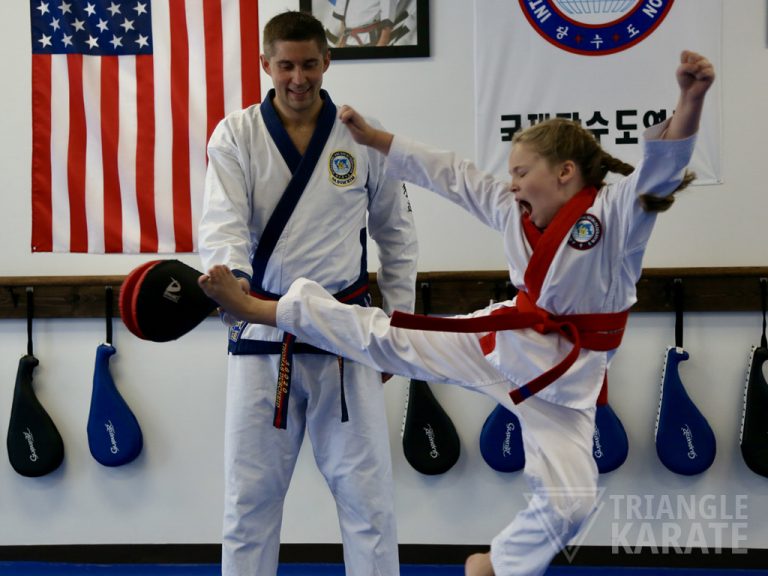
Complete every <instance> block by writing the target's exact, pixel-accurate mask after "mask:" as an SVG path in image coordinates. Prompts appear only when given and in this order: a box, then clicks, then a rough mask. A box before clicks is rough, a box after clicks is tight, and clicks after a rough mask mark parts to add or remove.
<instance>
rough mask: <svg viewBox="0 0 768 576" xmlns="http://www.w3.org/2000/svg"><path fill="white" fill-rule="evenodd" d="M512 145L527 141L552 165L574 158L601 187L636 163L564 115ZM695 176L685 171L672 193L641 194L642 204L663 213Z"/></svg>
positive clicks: (528, 131) (519, 137)
mask: <svg viewBox="0 0 768 576" xmlns="http://www.w3.org/2000/svg"><path fill="white" fill-rule="evenodd" d="M512 144H513V145H514V144H524V145H525V146H527V147H528V148H529V149H531V150H532V151H534V152H536V153H537V154H539V155H540V156H542V157H543V158H544V159H546V160H547V161H548V162H549V163H550V164H551V165H555V164H559V163H561V162H565V161H566V160H572V161H573V162H574V163H575V164H576V165H577V166H578V167H579V169H580V170H581V174H582V175H583V177H584V179H585V181H586V183H587V184H588V185H590V186H594V187H595V188H598V189H600V187H601V186H603V185H605V176H606V174H608V172H614V173H617V174H622V175H624V176H626V175H627V174H631V173H632V172H633V171H634V169H635V168H634V166H632V165H631V164H627V163H626V162H623V161H621V160H619V159H618V158H614V157H613V156H611V155H610V154H608V152H606V151H605V150H603V149H602V147H601V146H600V143H599V142H598V141H597V138H595V136H594V134H592V132H590V131H589V130H587V129H586V128H583V127H582V126H581V124H579V123H578V122H575V121H573V120H567V119H565V118H552V119H550V120H544V121H543V122H539V123H538V124H535V125H533V126H531V127H530V128H526V129H525V130H522V131H520V132H517V133H516V134H515V135H514V137H513V138H512ZM695 178H696V175H695V174H694V173H693V172H691V171H689V170H686V171H685V174H684V175H683V181H682V182H681V183H680V185H679V186H678V187H677V188H675V190H674V191H673V192H672V194H670V195H669V196H665V197H660V196H652V195H650V194H641V195H640V203H641V204H642V206H643V209H644V210H647V211H648V212H663V211H664V210H667V209H668V208H669V207H670V206H672V203H673V202H674V201H675V197H674V195H675V193H676V192H678V191H680V190H682V189H683V188H686V187H687V186H688V185H689V184H690V183H691V182H692V181H693V180H694V179H695Z"/></svg>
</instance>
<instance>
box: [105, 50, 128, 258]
mask: <svg viewBox="0 0 768 576" xmlns="http://www.w3.org/2000/svg"><path fill="white" fill-rule="evenodd" d="M119 107H120V76H119V66H118V57H117V56H104V57H103V58H102V59H101V156H102V166H103V172H104V251H105V252H112V253H114V252H118V253H119V252H122V251H123V210H122V199H121V191H120V174H119V172H118V149H117V148H118V134H119V133H120V116H119V114H120V108H119Z"/></svg>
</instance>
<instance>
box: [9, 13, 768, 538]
mask: <svg viewBox="0 0 768 576" xmlns="http://www.w3.org/2000/svg"><path fill="white" fill-rule="evenodd" d="M477 1H482V0H477ZM680 1H683V2H686V1H687V2H690V1H695V0H680ZM431 4H432V6H431V33H432V54H433V56H431V57H430V58H425V59H412V60H383V61H375V60H371V61H345V62H336V63H334V64H333V65H332V66H331V69H330V70H329V72H328V74H327V79H326V84H325V85H326V87H327V88H328V89H329V90H330V91H331V93H332V95H333V97H334V100H335V101H336V102H337V103H345V102H346V103H351V104H355V105H356V106H357V107H358V108H359V109H360V110H362V111H364V112H366V113H370V114H372V115H374V116H377V117H378V118H379V119H380V120H381V121H382V122H383V123H384V124H385V125H386V126H388V127H389V128H391V129H392V130H394V131H396V132H402V133H407V134H409V135H411V136H413V137H416V138H419V139H422V140H426V141H430V142H434V143H439V144H441V145H444V146H445V147H447V148H453V149H455V150H457V151H458V152H460V153H461V154H463V155H465V156H469V157H471V156H472V155H473V151H474V126H473V115H474V110H473V102H474V96H473V60H472V58H473V56H472V52H473V37H472V34H473V32H472V29H473V28H472V26H471V25H470V24H471V21H472V12H473V8H472V6H473V4H472V3H471V2H466V1H464V0H441V1H440V2H437V1H433V2H432V3H431ZM724 4H725V5H726V7H725V9H724V14H723V29H724V39H723V47H724V48H723V58H722V60H723V65H722V69H721V70H719V71H718V73H719V77H718V82H720V83H721V89H722V93H723V122H724V124H723V173H724V183H723V184H722V185H720V186H712V187H706V188H696V189H695V190H694V191H692V192H690V193H689V194H686V195H685V197H684V198H682V199H681V200H680V202H679V205H676V206H675V210H673V211H671V212H670V213H669V214H665V215H664V216H663V217H661V218H660V220H659V224H658V226H657V229H656V231H655V234H654V237H653V239H652V241H651V245H650V247H649V251H648V256H647V259H646V262H645V264H646V266H648V267H667V266H765V265H766V264H767V262H766V257H765V253H766V252H765V246H766V240H767V239H768V234H767V233H766V231H765V230H766V227H765V225H764V219H765V215H766V207H768V203H767V201H766V199H765V196H764V194H765V192H764V190H763V188H764V177H763V173H764V169H763V166H764V162H765V158H764V157H765V153H764V151H765V146H764V134H765V132H766V128H768V125H767V123H766V119H765V113H766V104H765V103H766V102H768V77H767V76H766V74H765V71H766V70H768V44H767V42H768V38H766V5H765V2H763V1H761V0H740V1H739V2H738V3H736V2H731V1H729V0H726V1H725V2H724ZM260 5H261V6H260V7H261V15H262V21H266V19H267V18H269V17H270V16H271V15H273V14H274V13H276V12H278V11H280V10H282V9H283V8H285V7H293V6H296V5H297V2H290V1H288V0H286V1H278V0H269V1H266V0H262V1H261V2H260ZM28 10H29V5H28V3H27V2H24V1H22V0H14V1H12V2H7V3H5V4H4V10H3V18H2V20H0V43H2V47H3V49H4V50H3V51H4V54H5V57H4V58H3V59H2V60H0V77H3V78H5V79H6V81H5V82H4V89H3V112H2V117H1V121H2V124H1V125H0V126H1V128H2V129H0V139H1V140H0V150H1V151H2V153H3V154H2V156H1V159H0V163H1V164H0V166H1V167H2V168H1V169H0V190H3V204H2V210H0V243H1V244H0V245H2V247H3V248H2V252H1V253H0V276H7V275H13V276H25V275H80V274H82V275H102V274H126V273H127V272H129V271H130V270H131V269H132V268H134V267H135V266H136V265H138V264H139V263H142V262H144V261H146V258H145V257H140V256H115V255H112V256H96V255H67V254H30V252H29V238H30V193H29V188H30V186H29V181H30V175H29V174H30V148H31V135H30V124H31V116H30V101H29V94H30V75H29V61H30V53H29V32H28V19H29V15H28ZM264 83H265V84H264V85H265V86H268V79H266V78H265V79H264ZM411 196H412V202H413V205H414V209H415V212H416V216H417V220H418V224H419V235H420V244H421V261H420V262H421V264H420V269H421V270H424V271H430V270H482V269H502V268H504V267H505V265H504V260H503V256H502V253H501V249H500V242H499V240H498V238H497V237H496V236H495V235H494V234H493V233H491V232H489V231H487V230H485V229H483V228H482V227H481V226H480V225H478V224H475V223H474V222H472V221H471V220H470V219H469V218H467V217H466V216H465V215H464V214H463V213H461V212H459V211H458V210H457V209H454V208H453V207H452V206H448V205H446V204H445V203H442V202H440V201H438V200H436V199H433V198H431V197H430V196H427V195H425V194H420V193H418V191H414V192H412V194H411ZM183 259H185V260H186V261H187V262H189V263H190V264H192V265H194V266H198V265H199V263H198V260H197V257H196V256H195V255H185V256H183ZM374 267H375V262H373V263H372V264H371V268H372V269H373V268H374ZM115 328H116V333H115V338H114V343H115V346H116V347H117V349H118V355H117V356H116V357H115V359H114V360H113V375H114V377H115V379H116V381H117V382H118V386H119V388H120V390H121V392H122V393H123V395H124V396H125V398H126V400H127V401H128V403H129V404H130V405H131V406H132V408H133V409H134V411H135V412H136V414H137V417H138V419H139V421H140V423H141V426H142V428H143V431H144V434H145V442H146V445H145V450H144V452H143V454H142V455H141V456H140V458H139V459H138V460H137V461H136V462H134V463H132V464H131V465H128V466H125V467H122V468H117V469H108V468H104V467H102V466H101V465H99V464H97V463H96V462H95V461H94V460H93V459H92V458H91V456H90V454H89V452H88V447H87V439H86V435H85V425H86V421H87V415H88V404H89V399H90V387H91V379H92V371H93V361H94V356H95V348H96V346H97V345H98V344H99V343H100V342H101V341H102V340H103V322H102V321H100V320H95V319H94V320H38V321H36V322H35V354H36V356H37V357H38V358H39V359H40V361H41V366H40V367H39V368H38V370H37V371H36V373H35V382H36V391H37V393H38V396H39V398H40V399H41V401H42V402H43V403H44V405H45V406H46V407H47V408H48V410H49V412H50V413H51V415H52V417H53V418H54V420H55V422H56V424H57V425H58V427H59V429H60V431H61V433H62V436H63V437H64V441H65V446H66V459H65V463H64V465H63V466H62V468H61V469H60V470H59V471H57V472H56V473H54V474H52V475H50V476H47V477H44V478H40V479H29V478H22V477H20V476H18V475H17V474H16V473H15V472H14V471H13V470H12V469H11V467H10V465H9V464H8V463H7V454H5V450H4V449H2V450H0V461H2V462H0V510H3V521H2V522H0V545H13V544H66V543H165V542H173V543H208V542H216V541H218V539H219V530H220V515H221V493H222V480H221V469H222V456H221V445H222V426H223V405H224V398H223V391H224V384H223V382H224V373H225V353H224V352H225V350H224V334H223V331H222V329H221V328H220V327H219V326H218V324H217V322H216V321H214V320H211V321H206V322H205V323H204V324H203V325H202V326H201V327H199V328H198V329H196V330H195V331H194V332H192V333H190V334H188V335H187V336H185V337H184V338H183V339H181V340H180V341H177V342H173V343H168V344H162V345H158V344H150V343H146V342H142V341H139V340H137V339H136V338H134V337H133V336H131V335H130V334H129V333H128V332H127V331H126V330H124V329H122V326H121V325H119V324H117V323H116V325H115ZM673 328H674V319H673V318H671V317H670V316H669V315H661V314H634V315H632V317H631V320H630V325H629V330H628V334H627V336H626V338H625V341H624V345H623V346H622V349H621V350H620V351H619V353H618V355H617V357H616V360H615V364H614V367H613V370H612V374H611V381H612V387H611V404H612V406H613V407H614V408H615V410H616V411H617V413H618V414H619V416H620V417H621V418H622V420H623V422H624V425H625V427H626V429H627V433H628V435H629V437H630V443H631V449H630V456H629V459H628V461H627V462H626V463H625V465H624V466H623V467H622V468H620V469H619V470H617V471H616V472H614V473H612V474H610V475H606V476H604V477H603V478H602V480H601V483H602V485H603V486H604V487H605V490H606V492H605V496H604V498H603V503H604V507H603V509H602V510H601V512H600V515H601V516H600V518H601V519H602V521H601V522H597V523H596V524H595V525H594V526H593V527H592V528H591V529H590V531H589V533H588V534H587V535H586V540H585V542H584V543H586V544H590V545H610V544H611V530H612V529H613V528H615V527H616V524H617V522H619V523H620V524H621V521H622V520H624V519H626V515H625V514H624V513H623V512H622V511H620V510H616V509H615V508H614V503H615V502H616V500H611V499H610V498H609V496H610V495H614V496H621V495H647V496H649V497H650V500H651V501H654V500H655V501H656V502H658V501H659V499H660V498H661V497H662V495H665V494H669V495H672V496H673V497H674V496H675V495H678V494H679V495H693V496H695V497H697V498H699V499H700V500H701V499H703V498H704V497H705V496H711V495H714V496H717V497H718V498H720V497H722V498H723V499H724V500H725V503H723V504H722V505H721V510H720V512H721V514H720V515H721V516H723V515H725V514H727V513H728V510H726V509H725V508H726V507H727V505H729V504H730V505H734V503H735V502H736V498H737V497H739V496H742V495H743V496H745V497H746V499H747V501H748V505H749V506H748V511H747V513H746V515H747V518H746V519H742V520H741V521H742V522H744V523H745V524H747V527H746V528H745V529H744V530H741V531H740V532H739V534H738V539H737V541H735V542H733V544H735V545H738V546H742V547H751V548H764V547H766V546H767V545H766V542H768V528H766V526H765V522H764V521H763V519H764V518H765V517H766V515H768V498H766V496H768V479H766V478H762V477H759V476H757V475H755V474H753V473H752V472H750V471H749V470H748V469H747V468H746V466H745V465H744V464H743V462H742V460H741V457H740V454H739V452H738V429H739V421H740V413H741V404H740V403H741V394H742V388H743V383H744V373H745V369H746V359H747V355H748V352H749V347H750V345H753V344H757V343H758V342H759V331H760V318H759V315H758V314H757V313H749V314H689V315H687V316H686V348H687V349H688V350H689V352H690V353H691V360H690V361H689V362H688V363H686V364H684V365H683V367H682V375H683V379H684V381H685V382H686V384H687V386H688V388H689V392H690V393H691V395H692V396H693V398H694V399H695V401H696V402H697V403H698V405H699V407H700V409H701V410H702V412H703V413H704V414H705V415H706V416H707V418H708V419H709V421H710V424H711V425H712V427H713V428H714V430H715V433H716V435H717V439H718V456H717V459H716V460H715V463H714V465H713V466H712V468H711V469H710V470H708V471H707V472H706V473H704V474H702V475H700V476H698V477H695V478H684V477H681V476H676V475H674V474H672V473H671V472H669V471H667V470H666V469H665V468H663V467H662V466H661V464H660V463H659V462H658V459H657V458H656V455H655V453H654V446H653V424H654V419H655V416H656V405H657V401H658V380H659V375H660V370H661V363H662V353H663V351H664V348H665V346H666V345H668V344H672V343H673V335H674V332H673ZM25 336H26V332H25V323H24V322H23V321H20V320H3V321H1V322H0V383H4V384H2V385H0V406H5V407H6V410H8V412H6V413H5V415H3V414H2V411H0V435H2V436H3V437H4V436H5V434H6V432H7V429H6V426H7V424H6V422H7V418H8V415H9V410H10V403H11V398H12V392H13V382H14V377H15V371H16V365H17V362H18V359H19V357H20V356H21V355H22V354H23V353H24V351H25V349H26V348H25V345H26V340H25ZM433 388H437V387H433ZM435 392H436V394H437V396H438V398H439V399H440V400H441V402H443V403H444V406H445V407H446V409H447V411H448V412H449V414H450V415H451V417H452V418H453V419H454V422H455V424H456V426H457V428H458V431H459V434H460V436H461V439H462V450H463V452H462V457H461V459H460V461H459V463H458V464H457V466H456V467H455V468H454V469H453V470H451V471H450V472H449V473H448V474H446V475H444V476H440V477H424V476H421V475H419V474H418V473H416V472H414V471H413V470H412V469H411V468H410V467H409V466H408V464H407V463H406V462H405V460H404V458H403V456H402V450H401V448H400V438H399V430H400V423H401V419H402V409H403V403H404V394H405V382H404V381H403V380H399V381H396V382H394V383H390V384H388V387H387V409H388V411H389V414H390V430H389V435H390V438H391V440H392V453H393V457H394V466H395V468H394V470H395V476H396V480H397V493H396V497H397V507H398V511H399V530H400V539H401V541H402V542H403V543H443V544H451V543H455V544H483V543H487V542H488V541H489V539H490V538H491V537H492V536H493V535H494V534H495V533H496V532H497V531H498V530H499V529H500V528H501V527H502V526H504V525H505V524H506V523H507V521H508V520H509V519H510V518H511V516H512V515H513V514H514V512H515V511H516V510H518V509H519V508H520V507H521V506H523V505H524V504H525V492H526V491H527V489H526V486H525V483H524V481H523V478H522V475H521V474H520V473H517V474H511V475H503V474H499V473H496V472H494V471H492V470H491V469H490V468H489V467H488V466H487V465H486V464H485V463H484V461H483V460H482V458H481V456H480V454H479V451H478V448H477V441H478V437H479V432H480V428H481V426H482V423H483V421H484V419H485V417H486V415H487V414H488V413H489V412H490V411H491V409H492V407H493V406H492V405H491V402H490V401H489V400H487V399H486V398H484V397H481V396H479V395H472V394H471V393H468V392H465V391H462V390H459V389H457V388H453V387H442V388H438V389H436V390H435ZM382 433H386V431H382ZM3 462H4V463H3ZM721 502H722V501H721ZM308 511H311V513H307V512H308ZM700 520H701V518H699V519H698V520H697V519H694V520H691V519H689V518H679V519H678V521H677V522H676V523H677V524H678V525H680V526H681V527H682V528H683V542H682V544H683V545H684V544H685V536H686V535H688V534H690V533H692V532H693V527H694V524H695V523H696V522H697V521H700ZM662 524H663V522H661V521H655V522H653V523H651V525H652V528H653V530H654V531H655V532H654V534H656V536H655V537H656V538H660V537H661V536H660V534H661V533H660V530H662V529H663V526H662ZM742 534H743V538H744V539H741V536H742ZM705 538H706V543H707V544H708V545H709V546H714V545H715V544H716V543H715V542H714V541H713V540H712V538H713V532H712V531H711V530H710V531H706V533H705ZM283 540H284V541H285V542H294V543H301V542H339V541H340V537H339V531H338V528H337V527H336V519H335V508H334V505H333V502H332V500H331V498H330V497H329V495H328V492H327V489H326V488H325V487H324V485H323V481H322V479H321V477H320V475H319V473H318V472H317V471H316V469H315V467H314V465H313V463H312V459H311V452H310V451H309V450H304V451H303V453H302V455H301V457H300V461H299V464H298V466H297V470H296V474H295V477H294V483H293V486H292V487H291V491H290V493H289V497H288V502H287V505H286V514H285V522H284V529H283ZM645 543H646V545H649V544H652V542H645ZM723 544H724V545H725V546H730V545H731V538H727V539H726V540H725V541H724V542H723Z"/></svg>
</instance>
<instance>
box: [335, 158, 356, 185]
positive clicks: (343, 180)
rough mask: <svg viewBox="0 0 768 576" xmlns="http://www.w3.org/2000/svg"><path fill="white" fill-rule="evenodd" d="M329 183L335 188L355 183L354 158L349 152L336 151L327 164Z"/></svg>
mask: <svg viewBox="0 0 768 576" xmlns="http://www.w3.org/2000/svg"><path fill="white" fill-rule="evenodd" d="M328 173H329V175H330V177H331V182H333V183H334V184H336V186H349V185H350V184H352V183H353V182H354V181H355V158H354V156H352V154H350V153H349V152H344V151H343V150H336V151H335V152H334V153H333V154H331V159H330V161H329V162H328Z"/></svg>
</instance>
